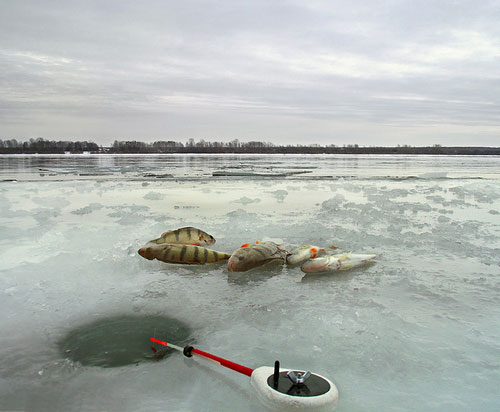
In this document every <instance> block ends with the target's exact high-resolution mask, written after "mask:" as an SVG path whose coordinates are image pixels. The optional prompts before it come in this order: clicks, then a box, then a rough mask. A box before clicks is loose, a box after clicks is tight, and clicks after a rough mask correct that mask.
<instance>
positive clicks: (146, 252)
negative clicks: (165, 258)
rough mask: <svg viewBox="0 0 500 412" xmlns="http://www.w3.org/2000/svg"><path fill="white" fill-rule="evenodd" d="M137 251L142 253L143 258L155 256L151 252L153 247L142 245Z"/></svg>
mask: <svg viewBox="0 0 500 412" xmlns="http://www.w3.org/2000/svg"><path fill="white" fill-rule="evenodd" d="M137 253H139V255H141V256H142V257H143V258H145V259H148V260H153V259H154V257H153V255H152V253H151V249H150V248H149V247H141V248H140V249H139V250H138V251H137Z"/></svg>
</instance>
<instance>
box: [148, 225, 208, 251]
mask: <svg viewBox="0 0 500 412" xmlns="http://www.w3.org/2000/svg"><path fill="white" fill-rule="evenodd" d="M163 243H172V244H182V245H195V246H210V245H213V244H214V243H215V239H214V237H213V236H212V235H209V234H208V233H207V232H204V231H203V230H200V229H197V228H195V227H191V226H186V227H181V228H180V229H176V230H170V231H168V232H163V233H162V234H161V236H160V237H159V238H158V239H153V240H150V241H149V242H148V244H163Z"/></svg>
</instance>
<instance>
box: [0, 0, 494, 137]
mask: <svg viewBox="0 0 500 412" xmlns="http://www.w3.org/2000/svg"><path fill="white" fill-rule="evenodd" d="M499 17H500V5H499V3H498V2H497V1H482V2H479V3H478V2H472V1H440V2H434V1H418V2H412V1H403V0H401V1H396V0H393V1H385V2H377V4H375V3H374V2H372V1H361V2H355V3H354V4H353V2H347V1H340V0H338V1H307V2H302V1H298V0H297V1H283V2H280V1H277V2H264V1H260V2H259V1H238V2H229V1H219V2H217V1H185V2H177V1H145V2H118V1H107V2H101V1H94V2H85V3H82V2H69V1H36V2H35V1H33V2H29V1H28V2H15V1H5V2H2V3H1V5H0V67H1V69H0V138H9V137H16V138H28V137H34V136H43V137H47V138H86V139H90V140H94V141H96V142H100V143H109V142H110V141H112V140H113V139H114V138H122V139H143V140H147V141H153V140H157V139H175V140H185V139H187V138H189V137H194V138H197V139H200V138H204V139H206V140H208V139H210V140H212V139H218V140H230V139H233V138H239V139H240V140H245V139H258V140H267V141H273V142H275V143H287V142H290V143H307V142H312V141H315V142H317V143H322V144H330V143H334V144H345V143H358V144H361V145H391V144H422V145H426V144H435V143H440V144H446V145H455V144H456V145H499V143H498V142H499V140H498V135H499V132H500V72H499V71H498V67H500V66H499V63H500V29H499V28H498V21H499Z"/></svg>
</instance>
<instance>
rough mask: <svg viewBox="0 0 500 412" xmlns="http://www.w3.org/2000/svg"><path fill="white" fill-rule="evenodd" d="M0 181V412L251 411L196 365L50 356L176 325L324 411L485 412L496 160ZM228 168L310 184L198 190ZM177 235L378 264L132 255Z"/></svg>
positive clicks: (213, 164) (499, 231) (94, 162)
mask: <svg viewBox="0 0 500 412" xmlns="http://www.w3.org/2000/svg"><path fill="white" fill-rule="evenodd" d="M0 166H2V167H1V168H0V171H1V176H2V178H4V180H5V181H3V182H1V183H0V233H1V237H0V242H1V246H2V247H1V249H0V311H1V313H2V316H1V318H0V328H1V329H0V330H1V331H2V332H1V335H0V338H1V345H0V359H1V360H2V361H1V362H0V410H36V411H55V410H61V411H63V410H64V411H72V410H75V411H76V410H110V411H118V410H120V411H137V410H140V411H152V410H168V411H186V410H187V411H213V410H238V411H255V410H262V408H261V406H260V404H259V403H258V401H257V399H256V397H255V396H254V394H253V392H252V388H251V386H250V383H249V380H248V378H247V377H246V376H243V375H239V374H237V373H236V372H233V371H230V370H227V369H224V368H222V367H220V366H217V365H212V364H211V363H206V362H203V361H202V360H196V359H194V358H193V359H185V358H183V357H182V356H180V355H178V354H172V355H171V356H169V357H168V358H165V359H164V360H162V361H159V362H153V361H151V362H140V363H138V364H134V365H126V366H122V367H117V368H100V367H95V366H83V365H81V364H80V363H79V362H78V361H76V362H75V361H72V360H71V359H69V358H68V357H67V356H65V355H64V354H63V353H61V350H60V347H59V342H61V340H62V339H63V338H64V337H65V336H68V334H69V333H71V332H72V331H75V330H79V328H80V327H81V326H82V325H87V324H93V322H98V321H100V320H102V319H113V318H116V317H118V318H120V317H126V316H137V317H141V316H165V317H168V318H172V319H176V320H178V321H179V322H182V324H185V325H187V327H189V328H190V330H191V331H192V338H193V340H194V341H195V342H196V345H195V346H196V347H199V348H200V349H202V350H206V351H209V352H212V353H214V354H216V355H219V356H223V357H227V358H228V359H231V360H233V361H235V362H238V363H241V364H244V365H246V366H249V367H252V368H254V367H258V366H263V365H273V362H274V361H275V360H276V359H279V360H280V362H281V364H282V365H284V366H290V367H294V368H298V369H299V368H303V369H310V370H312V371H315V372H317V373H320V374H322V375H325V376H327V377H329V378H330V379H332V380H333V381H334V382H335V383H336V385H337V386H338V388H339V392H340V400H339V406H338V410H339V411H366V410H394V411H396V410H397V411H401V410H405V411H406V410H408V411H414V410H426V411H446V410H453V411H470V410H482V411H490V410H491V411H493V410H498V409H499V406H500V401H499V399H498V396H497V395H498V388H499V387H500V376H499V374H498V370H499V369H500V361H499V359H500V346H499V344H498V342H500V329H499V328H498V325H499V324H500V307H499V305H498V296H499V294H500V258H499V256H500V221H499V220H498V219H499V218H498V214H499V213H500V174H499V170H500V167H499V166H500V159H498V158H455V157H450V158H448V157H444V158H436V157H426V156H424V157H416V156H415V157H391V156H385V157H383V156H378V157H377V156H375V157H369V156H360V157H359V158H355V157H345V158H343V157H338V156H330V157H329V156H317V157H314V156H304V157H303V158H300V157H297V156H290V157H286V156H247V157H243V156H233V157H230V156H205V157H203V156H170V157H168V156H164V157H161V156H116V157H108V156H106V157H99V156H87V157H85V158H83V157H78V156H75V157H72V156H65V157H57V156H53V157H42V156H32V157H28V156H24V157H19V158H15V157H9V158H0ZM232 167H234V168H235V169H236V170H242V171H254V172H256V173H265V172H269V171H274V172H279V173H281V172H282V171H293V170H294V169H295V170H310V171H311V173H307V174H303V175H290V174H289V175H287V176H286V177H280V178H269V177H263V176H260V177H259V176H250V177H249V178H248V177H235V176H221V177H217V178H214V177H211V176H212V172H213V171H216V170H234V169H232ZM38 168H44V169H47V170H50V173H49V172H44V173H45V174H46V175H45V176H44V177H41V176H39V173H40V171H39V170H38ZM437 172H441V175H432V173H437ZM444 172H446V176H443V175H442V173H444ZM147 173H152V174H153V175H151V176H150V177H145V176H144V175H145V174H147ZM49 174H55V175H56V176H49ZM82 174H86V176H82ZM165 174H172V175H173V176H174V178H161V179H158V178H157V177H156V176H158V175H165ZM328 175H331V176H333V177H332V178H327V177H326V176H328ZM342 176H343V177H342ZM409 176H418V178H404V179H403V178H402V177H409ZM422 176H427V177H425V178H424V177H422ZM468 177H471V178H468ZM479 177H480V178H479ZM11 178H14V179H15V180H16V181H8V180H9V179H11ZM242 199H243V200H242ZM245 199H249V200H251V202H249V201H246V200H245ZM257 199H258V200H259V201H256V200H257ZM182 226H195V227H199V228H201V229H203V230H205V231H207V232H208V233H210V234H212V235H213V236H214V237H215V238H216V239H217V242H216V243H215V245H213V248H214V249H217V250H220V251H225V252H232V251H233V250H235V249H236V248H238V247H239V246H240V245H241V244H243V243H246V242H253V241H256V240H265V239H275V240H279V241H283V242H285V243H287V244H290V245H295V246H299V245H303V244H317V245H320V246H325V247H327V246H329V245H336V246H339V248H340V249H341V250H342V251H346V252H348V251H351V252H354V253H373V254H376V255H377V263H376V264H374V265H371V266H367V267H365V268H360V269H356V270H353V271H347V272H343V273H337V274H335V273H334V274H331V275H325V274H322V275H320V276H315V275H305V274H304V273H302V272H301V271H300V267H283V266H282V265H280V264H279V263H272V264H270V265H268V266H263V267H260V268H257V269H254V270H251V271H249V272H243V273H230V272H228V271H227V269H226V268H225V265H224V264H213V265H204V266H182V265H169V264H165V263H163V262H158V261H147V260H145V259H143V258H141V257H140V256H139V255H138V254H137V250H138V249H139V247H141V246H142V245H143V244H144V242H146V241H148V240H150V239H153V238H155V237H158V236H159V235H160V234H161V233H162V232H164V231H166V230H169V229H175V228H178V227H182ZM153 333H154V331H153V330H152V331H151V334H153ZM163 338H165V339H167V340H168V336H164V337H163ZM235 405H236V406H237V407H235Z"/></svg>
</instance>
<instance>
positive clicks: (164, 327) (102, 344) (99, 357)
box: [58, 316, 192, 368]
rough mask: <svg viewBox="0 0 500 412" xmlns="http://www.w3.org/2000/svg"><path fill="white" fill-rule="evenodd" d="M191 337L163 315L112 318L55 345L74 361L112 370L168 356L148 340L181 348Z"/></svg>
mask: <svg viewBox="0 0 500 412" xmlns="http://www.w3.org/2000/svg"><path fill="white" fill-rule="evenodd" d="M191 334H192V331H191V328H190V327H189V326H187V325H186V324H184V323H183V322H181V321H179V320H177V319H173V318H169V317H165V316H115V317H112V318H105V319H100V320H97V321H95V322H92V323H88V324H85V325H83V326H81V327H79V328H77V329H74V330H72V331H70V332H69V333H68V334H67V335H66V336H65V337H64V338H63V339H62V340H61V341H60V342H59V343H58V346H59V350H60V351H61V353H62V355H63V356H64V357H65V358H68V359H70V360H72V361H73V362H79V363H81V364H82V365H84V366H100V367H102V368H114V367H119V366H126V365H132V364H137V363H139V362H144V361H151V360H153V359H159V358H162V357H165V356H169V355H170V353H171V351H170V350H166V351H163V352H160V350H159V349H158V350H157V351H156V352H154V351H153V350H152V347H151V342H150V340H149V338H151V337H155V336H156V337H157V338H159V339H168V340H169V341H172V342H175V343H177V344H179V345H184V344H187V343H188V340H189V339H190V337H191ZM163 349H164V348H163Z"/></svg>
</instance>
